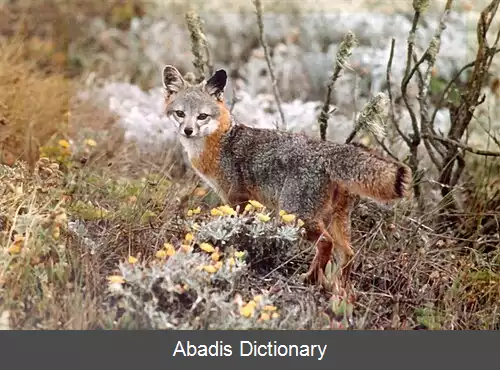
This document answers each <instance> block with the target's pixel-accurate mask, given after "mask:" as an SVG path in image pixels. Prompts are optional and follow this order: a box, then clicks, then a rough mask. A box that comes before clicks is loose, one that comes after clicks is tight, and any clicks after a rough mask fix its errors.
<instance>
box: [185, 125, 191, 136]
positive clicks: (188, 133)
mask: <svg viewBox="0 0 500 370" xmlns="http://www.w3.org/2000/svg"><path fill="white" fill-rule="evenodd" d="M184 133H185V134H186V136H191V134H192V133H193V129H192V128H190V127H186V128H185V129H184Z"/></svg>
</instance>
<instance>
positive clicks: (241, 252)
mask: <svg viewBox="0 0 500 370" xmlns="http://www.w3.org/2000/svg"><path fill="white" fill-rule="evenodd" d="M244 255H245V252H243V251H236V252H234V256H235V257H236V258H243V256H244Z"/></svg>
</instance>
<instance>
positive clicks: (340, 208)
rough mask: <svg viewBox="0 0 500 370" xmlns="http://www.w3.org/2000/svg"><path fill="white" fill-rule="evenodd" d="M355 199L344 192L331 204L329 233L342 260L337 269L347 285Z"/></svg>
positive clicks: (350, 263)
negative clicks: (352, 210) (331, 212)
mask: <svg viewBox="0 0 500 370" xmlns="http://www.w3.org/2000/svg"><path fill="white" fill-rule="evenodd" d="M354 200H355V197H354V196H353V195H351V194H349V193H348V192H347V191H344V192H343V194H342V195H340V196H339V197H337V198H336V199H335V203H334V204H333V217H332V223H331V227H330V232H331V235H332V238H333V241H334V243H335V245H336V246H338V249H339V250H340V251H341V252H342V260H341V261H340V264H339V267H340V268H341V269H342V274H341V275H342V277H343V279H344V282H345V283H347V280H348V278H349V275H350V272H351V267H352V258H353V257H354V250H353V249H352V245H351V209H352V206H353V203H354Z"/></svg>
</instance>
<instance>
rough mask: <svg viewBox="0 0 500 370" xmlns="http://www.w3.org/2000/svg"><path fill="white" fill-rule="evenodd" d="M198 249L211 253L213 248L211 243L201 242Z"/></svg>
mask: <svg viewBox="0 0 500 370" xmlns="http://www.w3.org/2000/svg"><path fill="white" fill-rule="evenodd" d="M200 249H201V250H203V251H205V252H207V253H212V252H213V251H215V248H214V247H213V246H212V244H209V243H201V244H200Z"/></svg>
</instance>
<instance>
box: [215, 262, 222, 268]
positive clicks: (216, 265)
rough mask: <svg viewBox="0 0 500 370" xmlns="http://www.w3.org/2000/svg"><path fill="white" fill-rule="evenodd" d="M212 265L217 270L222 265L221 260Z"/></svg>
mask: <svg viewBox="0 0 500 370" xmlns="http://www.w3.org/2000/svg"><path fill="white" fill-rule="evenodd" d="M214 267H215V268H216V269H217V270H219V269H220V268H221V267H222V261H218V262H217V263H216V264H215V265H214Z"/></svg>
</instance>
